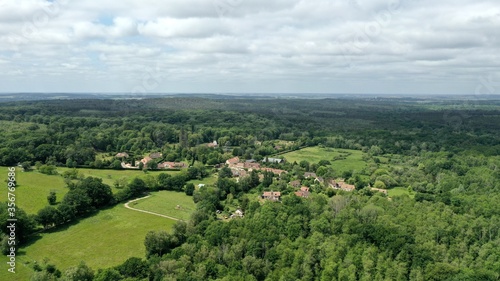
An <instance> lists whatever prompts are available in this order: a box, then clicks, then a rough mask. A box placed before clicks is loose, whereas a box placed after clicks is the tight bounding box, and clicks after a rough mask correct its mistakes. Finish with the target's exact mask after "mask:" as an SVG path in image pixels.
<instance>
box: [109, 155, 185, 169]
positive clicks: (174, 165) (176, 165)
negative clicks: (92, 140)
mask: <svg viewBox="0 0 500 281" xmlns="http://www.w3.org/2000/svg"><path fill="white" fill-rule="evenodd" d="M115 157H116V158H121V159H122V162H121V165H122V168H124V169H139V165H140V164H139V163H142V165H143V166H145V167H147V165H148V163H149V162H150V161H152V160H155V161H156V159H160V158H162V157H163V154H162V153H160V152H154V153H151V154H149V155H148V156H146V157H144V158H142V159H141V160H140V161H138V162H136V163H135V165H132V164H130V163H126V162H125V161H124V160H125V159H126V158H128V157H129V155H128V154H127V153H126V152H120V153H118V154H116V155H115ZM157 168H158V169H183V168H187V165H186V163H183V162H168V161H165V162H160V163H158V166H157Z"/></svg>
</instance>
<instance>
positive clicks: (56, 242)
mask: <svg viewBox="0 0 500 281" xmlns="http://www.w3.org/2000/svg"><path fill="white" fill-rule="evenodd" d="M174 223H175V221H173V220H170V219H167V218H163V217H159V216H155V215H151V214H145V213H141V212H137V211H134V210H129V209H126V208H125V207H124V206H123V204H120V205H117V206H115V207H113V208H110V209H106V210H101V211H99V213H97V214H96V215H94V216H91V217H87V218H84V219H81V220H80V221H78V222H76V223H73V224H70V225H66V226H62V227H59V228H57V229H54V230H51V231H48V232H45V233H41V234H39V235H36V236H34V237H33V238H32V240H31V241H30V242H28V244H27V245H26V246H25V247H22V248H21V249H20V250H19V253H18V269H19V270H18V271H19V274H16V276H19V279H5V278H7V277H9V276H10V275H6V274H5V273H8V272H7V271H6V270H7V269H5V270H3V271H2V272H1V273H0V280H29V278H25V277H26V276H30V275H31V274H32V270H31V267H30V266H31V265H32V264H33V262H34V261H36V262H38V263H42V262H43V260H44V259H45V258H48V259H49V263H51V264H55V265H56V267H57V268H58V269H60V270H61V271H64V270H66V269H67V268H69V267H71V266H76V265H78V263H80V261H85V263H87V265H89V266H90V267H92V268H93V269H94V270H96V269H99V268H107V267H111V266H116V265H119V264H121V263H123V262H124V261H125V260H126V259H128V258H130V257H134V256H136V257H140V258H143V257H144V255H145V247H144V237H145V236H146V233H148V231H151V230H167V231H170V229H171V227H172V225H173V224H174ZM63 250H64V251H63ZM0 262H2V264H6V263H5V262H6V257H2V258H1V259H0ZM10 277H12V276H10Z"/></svg>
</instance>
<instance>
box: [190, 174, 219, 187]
mask: <svg viewBox="0 0 500 281" xmlns="http://www.w3.org/2000/svg"><path fill="white" fill-rule="evenodd" d="M216 182H217V175H210V176H208V177H206V178H204V179H202V180H190V181H188V183H192V184H194V186H195V188H196V189H198V185H199V184H204V185H215V183H216Z"/></svg>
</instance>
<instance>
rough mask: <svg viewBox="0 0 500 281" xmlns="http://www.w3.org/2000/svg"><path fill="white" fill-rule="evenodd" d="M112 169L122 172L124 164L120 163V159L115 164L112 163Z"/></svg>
mask: <svg viewBox="0 0 500 281" xmlns="http://www.w3.org/2000/svg"><path fill="white" fill-rule="evenodd" d="M111 169H115V170H121V169H122V162H120V160H118V159H117V160H115V161H113V163H111Z"/></svg>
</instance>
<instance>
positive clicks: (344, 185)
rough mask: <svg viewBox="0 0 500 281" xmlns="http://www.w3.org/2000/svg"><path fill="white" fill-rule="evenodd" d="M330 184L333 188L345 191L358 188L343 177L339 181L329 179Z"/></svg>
mask: <svg viewBox="0 0 500 281" xmlns="http://www.w3.org/2000/svg"><path fill="white" fill-rule="evenodd" d="M328 186H329V187H331V188H333V189H340V190H343V191H354V190H355V189H356V187H355V186H354V185H352V184H347V183H346V182H344V180H343V179H339V180H338V181H336V180H330V181H328Z"/></svg>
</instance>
